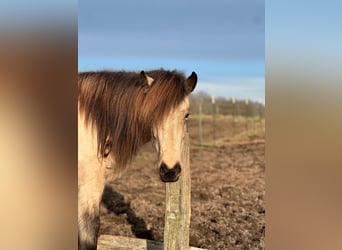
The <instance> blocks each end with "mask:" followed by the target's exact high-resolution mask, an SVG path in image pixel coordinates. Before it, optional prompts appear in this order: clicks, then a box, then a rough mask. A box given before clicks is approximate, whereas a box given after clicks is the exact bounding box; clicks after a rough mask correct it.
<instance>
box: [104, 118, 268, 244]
mask: <svg viewBox="0 0 342 250" xmlns="http://www.w3.org/2000/svg"><path fill="white" fill-rule="evenodd" d="M195 124H197V123H196V122H194V121H192V122H190V129H189V130H190V137H191V142H192V147H191V156H190V157H191V176H192V177H191V179H192V195H191V211H192V214H191V224H190V244H191V246H195V247H202V248H207V249H264V248H265V246H264V237H265V160H264V153H265V143H264V137H263V135H260V134H259V135H255V134H253V133H252V136H249V137H248V136H245V139H244V140H243V141H241V140H227V139H222V138H223V137H220V138H221V140H220V141H218V142H217V143H216V145H211V146H205V147H199V146H196V145H194V144H196V143H197V141H198V128H197V126H195ZM218 124H219V122H218ZM208 126H209V123H208V124H207V126H204V129H205V131H208V130H210V127H208ZM218 126H220V128H222V129H221V130H220V133H221V134H222V133H223V132H222V131H228V130H231V127H229V126H228V125H227V124H221V125H218ZM241 126H243V127H245V125H243V124H242V125H241ZM239 138H244V137H241V136H240V137H239ZM193 142H195V143H193ZM156 162H157V160H156V154H155V153H154V152H153V150H152V148H151V146H150V145H147V146H146V147H144V149H143V150H142V151H141V153H140V154H139V155H138V156H137V158H136V159H135V160H134V162H133V163H132V164H131V166H130V167H129V168H128V169H127V171H126V172H125V173H124V174H123V175H122V177H121V178H120V179H118V180H116V182H115V183H114V185H112V186H111V187H108V188H107V189H106V190H105V193H104V197H103V203H102V206H101V228H100V233H101V234H113V235H121V236H129V237H137V238H145V239H153V240H157V241H163V229H164V208H165V207H164V205H165V184H163V183H162V182H161V181H160V180H159V175H158V168H157V167H156Z"/></svg>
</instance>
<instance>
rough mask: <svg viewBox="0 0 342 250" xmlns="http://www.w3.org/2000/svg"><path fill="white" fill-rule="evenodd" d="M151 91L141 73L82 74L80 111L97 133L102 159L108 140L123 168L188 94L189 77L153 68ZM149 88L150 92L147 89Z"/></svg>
mask: <svg viewBox="0 0 342 250" xmlns="http://www.w3.org/2000/svg"><path fill="white" fill-rule="evenodd" d="M146 74H147V75H148V76H150V77H152V78H154V82H153V84H152V86H151V87H150V88H149V89H148V90H147V89H146V86H148V85H147V82H146V79H145V80H144V79H143V78H142V77H141V74H139V73H137V72H125V71H99V72H83V73H79V74H78V102H79V109H80V110H79V111H80V112H82V113H83V114H84V118H85V124H86V125H91V126H92V128H93V129H95V131H96V133H97V143H98V145H97V154H98V157H100V158H102V157H103V156H104V154H105V150H106V146H108V145H107V144H108V142H110V143H111V150H110V152H111V153H113V154H114V157H115V161H116V163H117V166H118V167H119V168H124V167H125V165H126V164H127V163H128V162H129V161H130V160H131V159H132V157H133V156H134V155H135V154H136V153H137V151H138V149H139V147H140V146H142V145H143V144H145V143H146V142H148V141H150V140H151V138H152V128H153V127H155V126H158V124H160V122H161V121H162V120H163V118H164V117H165V116H166V115H167V114H168V113H169V112H170V110H171V109H172V108H175V107H177V106H178V105H179V104H180V103H181V102H182V101H183V100H184V98H185V97H186V95H187V92H186V78H185V76H184V74H183V73H180V72H177V71H166V70H153V71H148V72H146ZM146 90H147V91H146Z"/></svg>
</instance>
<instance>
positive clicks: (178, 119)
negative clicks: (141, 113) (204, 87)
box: [153, 72, 197, 182]
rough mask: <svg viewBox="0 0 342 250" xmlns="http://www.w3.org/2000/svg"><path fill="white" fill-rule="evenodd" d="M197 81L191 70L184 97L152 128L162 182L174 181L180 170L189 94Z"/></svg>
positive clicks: (186, 81)
mask: <svg viewBox="0 0 342 250" xmlns="http://www.w3.org/2000/svg"><path fill="white" fill-rule="evenodd" d="M196 83H197V75H196V73H195V72H193V73H192V74H191V75H190V76H189V77H188V78H187V79H186V80H185V81H184V84H185V91H186V94H185V98H184V99H183V100H182V101H181V102H180V103H179V104H178V105H177V106H176V107H173V108H171V110H170V111H169V112H168V113H167V114H166V115H165V116H164V117H163V119H162V120H161V122H160V123H159V124H158V125H157V126H155V127H154V128H153V137H154V145H155V147H156V150H157V152H158V155H159V161H158V166H159V168H160V169H159V175H160V178H161V180H162V181H163V182H175V181H177V180H178V178H179V176H180V173H181V170H182V161H181V155H182V140H183V139H184V136H185V133H186V130H187V119H188V117H189V94H190V93H191V92H192V91H193V90H194V88H195V86H196Z"/></svg>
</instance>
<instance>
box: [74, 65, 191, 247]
mask: <svg viewBox="0 0 342 250" xmlns="http://www.w3.org/2000/svg"><path fill="white" fill-rule="evenodd" d="M196 83H197V74H196V73H195V72H192V74H191V75H190V76H189V77H186V76H185V75H184V73H182V72H179V71H176V70H173V71H169V70H164V69H159V70H151V71H146V72H145V71H141V72H128V71H92V72H81V73H79V74H78V249H80V250H81V249H82V250H96V249H97V237H98V232H99V227H100V225H99V207H100V202H101V198H102V194H103V191H104V188H105V185H106V184H109V183H111V182H113V180H114V179H115V178H117V177H118V176H120V175H121V174H122V172H123V171H124V170H125V168H126V167H127V166H128V165H129V163H130V162H131V160H132V158H133V157H134V156H135V155H136V154H137V152H138V150H139V148H140V147H141V146H142V145H144V144H146V143H147V142H149V141H152V143H153V145H154V148H155V150H156V152H157V156H158V167H159V176H160V179H161V181H163V182H175V181H177V180H178V178H179V176H180V173H181V169H182V163H181V144H182V139H183V138H184V136H185V132H186V121H187V119H188V117H189V95H190V93H191V92H192V91H193V90H194V88H195V86H196Z"/></svg>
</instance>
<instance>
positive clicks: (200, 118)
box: [198, 102, 203, 146]
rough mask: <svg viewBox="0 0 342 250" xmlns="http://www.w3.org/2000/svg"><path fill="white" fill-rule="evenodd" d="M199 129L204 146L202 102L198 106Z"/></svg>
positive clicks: (201, 142)
mask: <svg viewBox="0 0 342 250" xmlns="http://www.w3.org/2000/svg"><path fill="white" fill-rule="evenodd" d="M198 127H199V139H200V145H201V146H202V145H203V131H202V102H200V103H199V104H198Z"/></svg>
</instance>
